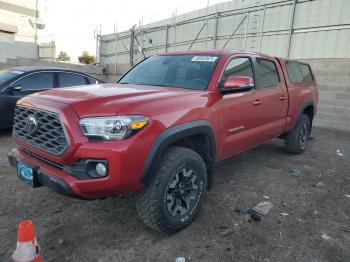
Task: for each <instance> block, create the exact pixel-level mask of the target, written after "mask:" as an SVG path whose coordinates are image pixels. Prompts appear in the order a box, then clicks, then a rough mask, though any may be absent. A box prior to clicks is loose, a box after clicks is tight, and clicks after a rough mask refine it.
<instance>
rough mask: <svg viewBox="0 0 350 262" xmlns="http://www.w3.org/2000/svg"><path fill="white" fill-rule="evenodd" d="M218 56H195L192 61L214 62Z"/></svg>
mask: <svg viewBox="0 0 350 262" xmlns="http://www.w3.org/2000/svg"><path fill="white" fill-rule="evenodd" d="M217 58H218V57H217V56H194V57H193V58H192V59H191V61H195V62H210V63H213V62H215V61H216V59H217Z"/></svg>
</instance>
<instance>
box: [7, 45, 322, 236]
mask: <svg viewBox="0 0 350 262" xmlns="http://www.w3.org/2000/svg"><path fill="white" fill-rule="evenodd" d="M317 100H318V91H317V86H316V82H315V78H314V75H313V73H312V71H311V69H310V66H309V65H308V64H305V63H302V62H298V61H293V60H286V59H281V58H277V57H272V56H268V55H264V54H260V53H253V52H244V51H234V50H210V51H185V52H173V53H165V54H160V55H154V56H151V57H149V58H147V59H145V60H144V61H142V62H141V63H139V64H137V65H136V66H135V67H134V68H132V69H131V70H130V71H129V72H128V73H126V74H125V75H124V76H123V77H122V78H121V79H120V80H119V81H118V83H114V84H113V83H112V84H97V85H90V86H88V87H84V86H81V87H75V88H62V89H52V90H49V91H44V92H40V93H36V94H32V95H29V96H27V97H24V98H23V99H21V100H19V101H18V103H17V106H16V110H15V117H14V127H13V138H14V140H15V142H16V148H14V149H12V150H11V151H10V152H9V155H8V157H9V161H10V163H11V164H12V165H13V166H14V167H16V168H17V175H18V177H19V178H21V179H22V180H24V181H25V182H26V183H27V184H29V185H30V186H32V187H39V186H47V187H50V188H52V189H53V190H55V191H57V192H58V193H61V194H64V195H67V196H72V197H77V198H81V199H98V198H105V197H110V196H116V195H124V194H129V193H137V195H136V209H137V212H138V214H139V216H140V218H141V220H142V221H143V222H144V223H145V224H146V225H147V226H149V227H151V228H153V229H155V230H157V231H160V232H165V233H174V232H177V231H179V230H181V229H182V228H184V227H186V226H187V225H188V224H189V223H191V222H192V221H193V219H194V218H195V217H196V215H197V213H198V211H199V209H200V205H201V202H202V201H203V198H204V195H205V192H206V190H207V189H208V188H209V187H210V186H211V184H212V181H213V166H214V164H215V163H216V162H218V161H220V160H223V159H226V158H229V157H232V156H233V155H236V154H238V153H240V152H242V151H245V150H247V149H249V148H252V147H254V146H256V145H258V144H260V143H263V142H265V141H268V140H270V139H273V138H277V137H279V138H282V139H284V140H285V147H286V150H287V151H289V152H291V153H294V154H300V153H302V152H303V151H304V150H305V148H306V146H307V143H308V138H309V135H310V132H311V127H312V121H313V119H314V117H315V114H316V109H317Z"/></svg>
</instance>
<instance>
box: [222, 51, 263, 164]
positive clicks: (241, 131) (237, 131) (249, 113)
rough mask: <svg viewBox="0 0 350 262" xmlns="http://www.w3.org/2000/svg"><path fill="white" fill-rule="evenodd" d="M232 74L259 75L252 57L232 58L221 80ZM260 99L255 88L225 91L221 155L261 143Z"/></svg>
mask: <svg viewBox="0 0 350 262" xmlns="http://www.w3.org/2000/svg"><path fill="white" fill-rule="evenodd" d="M229 76H246V77H251V78H253V79H255V78H254V71H253V63H252V60H251V58H249V57H233V58H231V60H230V61H229V62H228V63H227V65H226V67H225V70H224V72H223V74H222V77H221V80H220V83H221V84H222V83H224V82H225V80H226V79H227V78H228V77H229ZM254 82H255V81H254ZM256 99H257V97H256V94H255V92H254V90H250V91H245V92H239V93H229V94H224V95H222V99H221V100H220V101H219V118H220V130H221V134H220V135H221V141H222V149H221V152H220V158H227V157H230V156H232V155H234V154H237V153H239V152H241V151H243V150H246V149H248V148H250V147H252V146H254V145H256V144H257V142H258V140H259V139H258V137H257V133H256V130H257V127H258V123H259V121H258V120H259V117H260V115H259V106H258V105H257V104H256Z"/></svg>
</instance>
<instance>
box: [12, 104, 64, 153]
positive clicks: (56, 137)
mask: <svg viewBox="0 0 350 262" xmlns="http://www.w3.org/2000/svg"><path fill="white" fill-rule="evenodd" d="M29 116H34V117H35V119H36V120H37V124H38V128H37V130H36V132H34V133H32V134H31V133H30V132H28V131H27V128H26V124H27V119H28V117H29ZM13 135H14V136H15V137H17V138H19V139H20V140H22V141H23V142H25V143H27V144H30V145H32V146H34V147H37V148H39V149H41V150H44V151H46V152H48V153H51V154H54V155H61V154H63V153H64V152H65V151H66V150H67V148H68V146H69V141H68V139H67V137H66V133H65V130H64V128H63V126H62V123H61V121H60V119H59V116H58V114H56V113H53V112H47V111H43V110H39V109H34V108H28V107H22V106H16V109H15V118H14V125H13Z"/></svg>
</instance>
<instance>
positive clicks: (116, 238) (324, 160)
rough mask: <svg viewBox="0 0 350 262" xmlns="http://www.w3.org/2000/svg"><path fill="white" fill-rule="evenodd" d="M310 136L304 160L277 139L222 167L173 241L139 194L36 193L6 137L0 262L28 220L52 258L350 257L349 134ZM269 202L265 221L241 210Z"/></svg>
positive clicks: (0, 158)
mask: <svg viewBox="0 0 350 262" xmlns="http://www.w3.org/2000/svg"><path fill="white" fill-rule="evenodd" d="M312 136H313V140H312V141H311V142H310V144H309V148H308V149H307V151H306V152H305V154H304V155H297V156H296V155H289V154H287V153H285V152H284V149H283V141H282V140H274V141H271V142H269V143H265V144H262V145H260V146H258V147H256V148H255V149H252V150H250V151H248V152H246V153H243V154H241V155H239V156H237V157H234V158H231V159H228V160H226V161H224V162H221V163H220V164H218V165H217V166H216V168H215V174H216V177H215V181H214V186H213V189H212V190H211V191H209V192H208V193H207V195H206V199H205V202H204V204H203V208H202V210H201V212H200V214H199V216H198V218H197V219H196V220H195V221H194V223H193V224H192V225H191V226H190V227H188V228H186V229H185V230H183V231H181V232H179V233H177V234H175V235H172V236H166V235H162V234H158V233H155V232H153V231H151V230H149V229H147V228H146V227H145V226H144V225H143V224H142V223H141V221H140V220H139V218H138V216H137V213H136V210H135V206H134V201H133V196H125V197H115V198H108V199H104V200H95V201H81V200H76V199H71V198H67V197H63V196H60V195H57V194H56V193H54V192H52V191H50V190H49V189H47V188H45V187H41V188H39V189H30V188H29V187H27V186H26V185H25V184H24V183H22V182H21V181H20V180H19V179H17V177H16V175H15V169H13V168H10V166H9V164H8V163H7V156H6V154H7V152H8V150H9V149H10V148H11V147H12V146H13V143H12V141H11V132H10V131H2V132H1V133H0V166H1V171H0V195H1V201H0V236H1V238H0V246H1V248H0V261H9V258H10V256H11V253H12V252H13V250H14V249H15V247H16V231H17V225H18V223H19V222H20V221H21V220H22V219H31V220H32V221H33V222H34V224H35V227H36V231H37V238H38V241H39V244H40V245H41V247H42V254H43V258H44V260H45V261H140V259H141V261H175V259H176V258H177V257H185V258H186V261H187V260H188V261H253V260H254V261H344V262H345V261H350V248H349V247H350V198H349V196H347V195H349V194H350V174H349V168H350V133H345V132H340V131H332V130H327V129H320V128H315V129H314V130H313V134H312ZM337 150H339V151H338V154H337ZM291 169H297V170H298V171H300V175H299V176H293V175H291V174H290V170H291ZM264 196H265V198H264ZM267 197H268V199H267ZM261 201H270V202H271V203H272V204H273V205H274V206H273V208H272V209H271V211H270V212H269V213H268V214H267V215H266V216H265V217H262V221H261V222H253V221H249V216H248V215H245V214H238V213H236V212H235V208H236V207H241V208H252V207H254V206H255V205H256V204H258V203H259V202H261ZM281 213H285V214H284V216H282V215H281ZM286 214H288V215H286ZM227 228H231V229H233V233H232V234H229V235H226V236H225V235H223V231H225V230H227ZM323 234H324V235H323ZM322 235H323V238H322V237H321V236H322ZM327 236H328V237H329V238H328V237H327Z"/></svg>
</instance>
